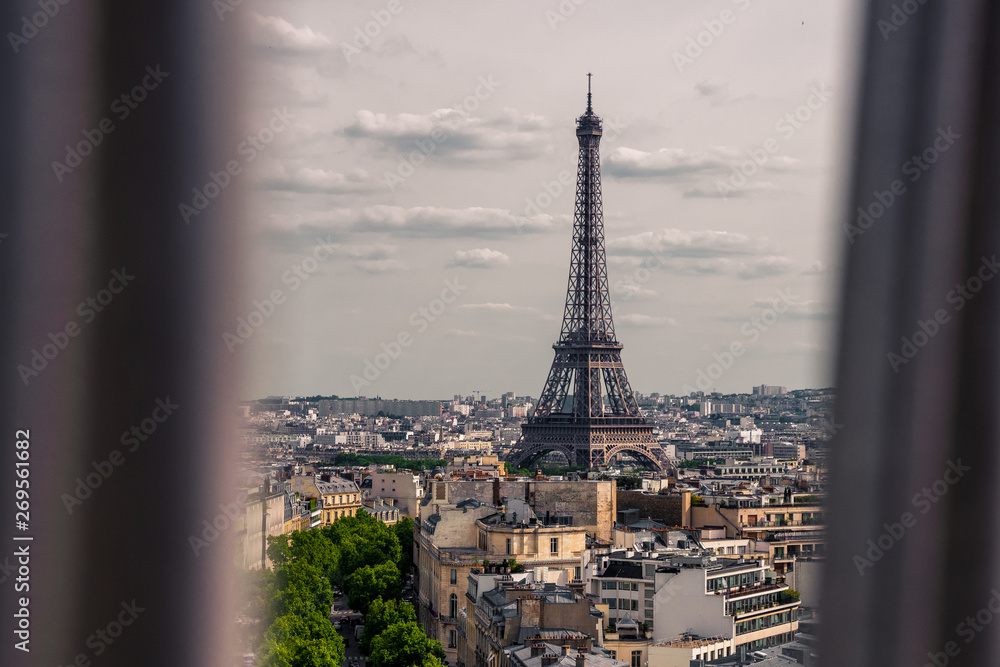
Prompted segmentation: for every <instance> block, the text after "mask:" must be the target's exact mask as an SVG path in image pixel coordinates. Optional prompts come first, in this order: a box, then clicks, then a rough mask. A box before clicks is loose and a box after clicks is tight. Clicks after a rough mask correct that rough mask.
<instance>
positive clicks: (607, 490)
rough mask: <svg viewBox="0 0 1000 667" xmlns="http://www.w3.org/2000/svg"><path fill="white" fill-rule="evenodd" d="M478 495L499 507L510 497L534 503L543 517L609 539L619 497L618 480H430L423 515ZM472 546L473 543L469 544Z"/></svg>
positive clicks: (537, 513) (535, 508) (481, 499)
mask: <svg viewBox="0 0 1000 667" xmlns="http://www.w3.org/2000/svg"><path fill="white" fill-rule="evenodd" d="M466 498H476V499H478V500H480V501H482V502H484V503H490V504H492V505H494V506H496V507H500V506H501V505H503V504H504V503H505V502H506V501H507V500H508V499H512V498H514V499H519V500H523V501H524V502H525V503H527V504H528V505H530V506H531V508H532V509H533V510H534V512H535V514H536V515H537V516H538V517H539V518H540V519H541V518H543V517H545V516H546V515H547V516H549V518H550V520H551V519H552V517H561V519H560V520H561V521H563V522H564V523H565V522H567V521H570V522H571V523H572V525H573V526H574V527H577V528H582V529H583V530H584V531H585V532H586V533H588V534H590V535H596V536H597V537H598V538H600V539H602V540H610V539H611V533H612V530H613V528H614V521H615V512H616V509H617V496H616V488H615V482H613V481H607V480H605V481H598V480H559V481H553V480H546V479H526V478H520V479H511V478H492V479H476V480H464V479H463V480H429V481H428V488H427V494H426V496H425V497H424V499H423V501H422V502H421V505H420V506H421V510H420V511H421V517H424V516H428V515H430V514H433V513H434V511H435V509H434V508H435V506H437V505H441V504H448V503H457V502H460V501H462V500H465V499H466ZM470 546H472V545H470Z"/></svg>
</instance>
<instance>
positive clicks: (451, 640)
mask: <svg viewBox="0 0 1000 667" xmlns="http://www.w3.org/2000/svg"><path fill="white" fill-rule="evenodd" d="M457 646H458V635H457V633H456V632H455V631H454V630H449V631H448V648H456V647H457Z"/></svg>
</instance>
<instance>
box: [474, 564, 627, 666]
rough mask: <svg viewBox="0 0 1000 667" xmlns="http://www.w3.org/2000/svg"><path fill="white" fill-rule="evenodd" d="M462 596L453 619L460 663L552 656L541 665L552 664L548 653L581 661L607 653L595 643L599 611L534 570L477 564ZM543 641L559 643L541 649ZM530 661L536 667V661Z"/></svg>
mask: <svg viewBox="0 0 1000 667" xmlns="http://www.w3.org/2000/svg"><path fill="white" fill-rule="evenodd" d="M490 569H491V570H496V569H502V568H496V567H493V568H490ZM465 597H466V601H467V604H466V607H465V609H464V610H463V611H462V612H460V623H459V625H460V628H461V633H460V636H459V651H458V656H459V657H458V660H459V663H458V664H459V665H461V666H462V667H508V666H510V665H521V664H532V662H531V661H530V660H529V659H530V658H537V657H540V656H543V655H545V656H550V657H552V658H553V660H546V661H545V663H546V664H555V662H556V660H554V658H557V657H558V656H559V655H569V654H570V653H571V654H572V655H573V656H574V658H575V657H576V656H582V657H583V658H584V661H586V660H587V659H591V660H596V659H597V658H602V659H604V660H607V659H608V658H610V655H609V654H607V652H606V651H605V650H603V649H602V648H601V645H602V639H603V621H604V619H603V613H602V612H601V611H599V610H598V609H597V608H596V607H595V606H594V604H593V603H592V602H591V601H590V599H589V598H587V597H586V596H583V595H580V594H579V593H576V592H574V591H572V590H570V589H569V588H567V587H565V586H559V585H556V584H553V583H544V582H541V581H538V580H537V579H536V576H535V572H534V571H530V570H529V571H527V572H522V573H519V574H509V573H497V572H495V571H492V572H488V573H484V572H483V571H481V570H480V569H478V568H477V569H475V570H473V571H472V572H471V573H470V574H469V576H468V588H467V590H466V593H465ZM545 643H549V644H554V645H555V646H557V647H559V648H558V649H556V650H551V649H545V650H541V649H542V648H543V647H542V645H543V644H545ZM562 647H565V650H562ZM525 649H529V650H527V651H526V650H525ZM535 663H537V664H539V667H540V665H541V663H542V661H541V660H539V661H535ZM609 664H610V663H609Z"/></svg>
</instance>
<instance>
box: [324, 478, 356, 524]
mask: <svg viewBox="0 0 1000 667" xmlns="http://www.w3.org/2000/svg"><path fill="white" fill-rule="evenodd" d="M316 488H317V489H318V490H319V493H320V497H321V498H322V499H323V509H322V518H323V520H322V525H324V526H329V525H330V524H331V523H333V522H334V521H336V520H337V519H339V518H341V517H345V516H354V515H355V514H357V513H358V510H359V509H361V491H359V490H358V485H357V484H355V483H354V482H351V481H349V480H346V479H341V478H340V477H334V478H333V479H331V480H330V481H329V482H323V481H320V480H316Z"/></svg>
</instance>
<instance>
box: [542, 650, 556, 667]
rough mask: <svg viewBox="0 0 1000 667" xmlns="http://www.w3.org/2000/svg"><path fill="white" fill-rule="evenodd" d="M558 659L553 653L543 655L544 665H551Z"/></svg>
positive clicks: (544, 666) (546, 666)
mask: <svg viewBox="0 0 1000 667" xmlns="http://www.w3.org/2000/svg"><path fill="white" fill-rule="evenodd" d="M555 661H556V656H555V655H553V654H551V653H546V654H545V655H543V656H542V667H549V665H551V664H552V663H554V662H555Z"/></svg>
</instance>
